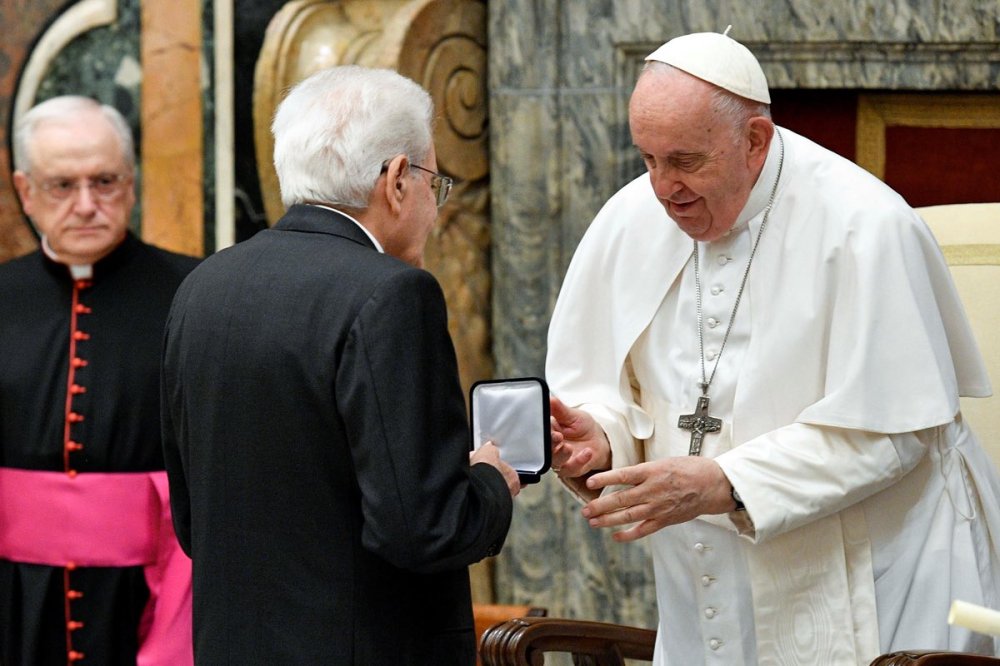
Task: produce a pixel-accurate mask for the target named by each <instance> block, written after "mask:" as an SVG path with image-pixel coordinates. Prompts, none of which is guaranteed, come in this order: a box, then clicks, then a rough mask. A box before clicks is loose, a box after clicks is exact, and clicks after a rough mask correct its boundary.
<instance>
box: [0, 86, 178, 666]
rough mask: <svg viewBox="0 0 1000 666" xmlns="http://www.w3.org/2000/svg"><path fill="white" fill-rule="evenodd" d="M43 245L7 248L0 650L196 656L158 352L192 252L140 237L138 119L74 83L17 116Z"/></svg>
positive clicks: (0, 310) (169, 660)
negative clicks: (136, 231) (21, 252)
mask: <svg viewBox="0 0 1000 666" xmlns="http://www.w3.org/2000/svg"><path fill="white" fill-rule="evenodd" d="M13 139H14V146H13V148H14V150H13V157H14V169H15V171H14V186H15V187H16V189H17V193H18V195H19V197H20V200H21V204H22V206H23V209H24V212H25V213H26V214H27V216H28V217H29V218H30V220H31V222H32V224H33V226H34V228H35V230H36V231H37V232H38V234H39V235H40V245H41V247H40V249H39V250H37V251H35V252H33V253H31V254H28V255H26V256H24V257H21V258H19V259H14V260H12V261H9V262H7V263H5V264H3V265H0V663H3V664H33V665H41V666H46V665H49V664H63V665H64V664H67V663H77V662H79V663H84V664H115V663H136V661H137V660H138V662H139V663H142V664H162V665H163V666H168V665H173V664H181V665H183V664H190V663H192V661H193V655H192V650H191V646H190V642H191V641H190V635H191V629H190V626H191V562H190V560H189V559H188V557H187V556H186V555H185V554H184V553H183V551H182V550H181V549H180V546H179V544H178V543H177V540H176V537H175V536H174V533H173V530H172V528H171V519H170V504H169V498H168V496H167V488H168V484H167V479H166V472H165V471H164V468H163V453H162V446H161V443H160V413H159V407H160V405H159V385H158V377H159V367H160V349H161V343H162V336H163V326H164V322H165V321H166V318H167V311H168V310H169V307H170V302H171V299H172V298H173V294H174V291H175V290H176V288H177V286H178V285H179V284H180V283H181V280H182V279H183V278H184V276H185V275H187V273H188V272H190V270H191V269H192V268H194V266H195V265H196V264H197V260H196V259H194V258H192V257H186V256H183V255H179V254H174V253H171V252H167V251H164V250H162V249H159V248H156V247H153V246H151V245H148V244H146V243H144V242H142V241H141V240H139V239H138V238H137V237H136V236H135V235H133V233H132V232H131V231H130V230H129V226H128V221H129V217H130V213H131V211H132V208H133V205H134V204H135V193H134V190H133V180H134V173H135V154H134V147H133V139H132V134H131V130H130V128H129V126H128V124H127V123H126V121H125V119H124V118H123V117H122V116H121V114H120V113H119V112H118V111H117V110H115V109H114V108H112V107H109V106H104V105H101V104H100V103H98V102H96V101H94V100H92V99H89V98H86V97H76V96H65V97H56V98H52V99H49V100H47V101H45V102H42V103H40V104H38V105H37V106H35V107H33V108H32V109H30V110H29V111H27V112H26V113H25V114H24V116H22V117H21V118H20V119H19V120H18V122H17V123H16V124H15V127H14V133H13Z"/></svg>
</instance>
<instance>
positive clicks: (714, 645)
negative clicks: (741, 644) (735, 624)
mask: <svg viewBox="0 0 1000 666" xmlns="http://www.w3.org/2000/svg"><path fill="white" fill-rule="evenodd" d="M708 647H710V648H712V649H713V650H718V649H719V648H720V647H722V641H720V640H719V639H718V638H713V639H712V640H710V641H709V642H708Z"/></svg>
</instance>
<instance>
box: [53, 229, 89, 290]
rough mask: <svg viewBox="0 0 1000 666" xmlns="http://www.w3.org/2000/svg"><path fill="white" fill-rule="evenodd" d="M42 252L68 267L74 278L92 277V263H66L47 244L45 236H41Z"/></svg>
mask: <svg viewBox="0 0 1000 666" xmlns="http://www.w3.org/2000/svg"><path fill="white" fill-rule="evenodd" d="M42 252H44V253H45V256H46V257H48V258H49V259H51V260H52V261H54V262H56V263H57V264H63V265H64V266H66V268H68V269H69V274H70V275H72V276H73V279H74V280H89V279H90V278H92V277H94V264H67V263H66V262H65V261H63V260H62V259H60V258H59V255H58V254H56V251H55V250H53V249H52V246H51V245H49V239H48V238H47V237H46V236H44V235H43V236H42Z"/></svg>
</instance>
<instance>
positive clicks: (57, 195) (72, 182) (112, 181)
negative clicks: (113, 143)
mask: <svg viewBox="0 0 1000 666" xmlns="http://www.w3.org/2000/svg"><path fill="white" fill-rule="evenodd" d="M128 179H129V177H128V176H126V175H124V174H120V173H102V174H99V175H97V176H91V177H89V178H78V179H73V178H49V179H48V180H43V181H42V182H40V183H38V187H39V188H41V190H42V191H43V192H45V194H47V195H48V196H49V197H50V198H51V199H53V200H55V201H66V200H67V199H69V198H71V197H73V196H75V195H76V191H77V190H79V189H82V188H85V187H86V188H88V189H89V190H90V193H91V195H92V196H93V197H94V198H96V199H100V200H101V201H113V200H115V199H117V198H118V197H120V196H121V195H122V193H123V192H124V191H125V187H124V184H125V181H127V180H128Z"/></svg>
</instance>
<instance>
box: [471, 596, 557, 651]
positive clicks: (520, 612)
mask: <svg viewBox="0 0 1000 666" xmlns="http://www.w3.org/2000/svg"><path fill="white" fill-rule="evenodd" d="M547 614H548V610H547V609H545V608H541V607H538V606H531V605H517V604H482V603H475V604H472V615H473V619H474V621H475V625H476V643H477V644H482V639H483V634H485V633H486V630H487V629H489V628H490V627H492V626H494V625H497V624H501V623H503V622H506V621H507V620H510V619H513V618H523V617H545V616H546V615H547ZM478 663H479V664H482V663H483V661H482V658H481V657H480V658H479V659H478Z"/></svg>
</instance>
